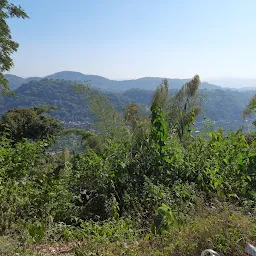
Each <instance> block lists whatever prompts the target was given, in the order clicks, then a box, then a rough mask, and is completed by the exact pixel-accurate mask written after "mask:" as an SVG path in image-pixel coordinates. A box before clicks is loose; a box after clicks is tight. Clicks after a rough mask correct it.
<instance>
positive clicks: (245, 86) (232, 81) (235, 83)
mask: <svg viewBox="0 0 256 256" xmlns="http://www.w3.org/2000/svg"><path fill="white" fill-rule="evenodd" d="M210 82H211V83H213V84H216V85H219V86H222V87H230V88H233V89H237V90H243V91H245V90H247V91H248V90H256V79H251V78H219V79H210Z"/></svg>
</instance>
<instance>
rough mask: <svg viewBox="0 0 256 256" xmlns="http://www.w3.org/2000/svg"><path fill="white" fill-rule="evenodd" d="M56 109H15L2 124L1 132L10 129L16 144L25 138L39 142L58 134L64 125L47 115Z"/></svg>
mask: <svg viewBox="0 0 256 256" xmlns="http://www.w3.org/2000/svg"><path fill="white" fill-rule="evenodd" d="M52 109H55V108H54V107H48V106H42V107H32V108H15V109H11V110H9V111H8V112H7V113H6V114H5V115H4V116H3V119H2V121H1V122H0V130H1V131H5V130H6V129H9V133H10V137H11V139H13V140H14V141H15V142H17V141H21V140H22V139H23V138H27V139H31V140H38V139H44V138H46V137H47V136H50V135H55V134H56V133H58V132H59V131H60V130H61V129H62V127H63V125H62V124H61V123H60V122H59V121H57V120H56V119H55V118H53V117H50V116H47V115H45V113H47V112H49V111H50V110H52Z"/></svg>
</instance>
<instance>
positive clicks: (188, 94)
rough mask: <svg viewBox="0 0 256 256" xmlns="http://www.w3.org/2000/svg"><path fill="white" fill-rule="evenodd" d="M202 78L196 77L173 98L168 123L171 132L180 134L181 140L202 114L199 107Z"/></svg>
mask: <svg viewBox="0 0 256 256" xmlns="http://www.w3.org/2000/svg"><path fill="white" fill-rule="evenodd" d="M200 83H201V82H200V78H199V76H198V75H196V76H194V77H193V78H192V80H191V81H189V82H188V83H186V84H184V85H183V86H182V88H181V89H180V90H179V91H178V93H177V94H176V95H175V96H173V97H172V98H171V104H170V106H168V109H169V111H168V117H167V123H168V126H169V130H170V131H171V132H175V133H177V134H178V136H179V138H180V139H181V138H182V137H183V135H184V134H185V131H186V129H188V128H189V125H190V124H191V123H192V122H193V120H194V119H195V117H196V116H197V115H198V114H199V113H200V110H201V108H200V107H199V106H198V105H197V96H198V89H199V86H200Z"/></svg>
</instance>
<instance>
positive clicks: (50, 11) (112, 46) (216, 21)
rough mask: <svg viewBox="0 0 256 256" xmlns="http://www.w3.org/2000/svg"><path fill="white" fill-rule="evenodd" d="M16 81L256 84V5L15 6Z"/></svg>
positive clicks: (25, 2) (83, 1)
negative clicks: (64, 77) (18, 13)
mask: <svg viewBox="0 0 256 256" xmlns="http://www.w3.org/2000/svg"><path fill="white" fill-rule="evenodd" d="M10 2H14V3H17V4H20V5H21V6H22V7H23V8H24V9H25V10H26V12H27V13H28V15H29V16H30V19H29V20H17V19H12V20H9V21H8V23H9V25H10V27H11V31H12V35H13V38H14V40H16V41H18V42H19V43H20V48H19V50H18V52H17V53H15V54H14V56H13V57H14V62H15V67H14V68H13V69H12V70H11V71H10V73H12V74H16V75H19V76H23V77H27V76H44V75H48V74H52V73H55V72H58V71H62V70H72V71H79V72H82V73H85V74H97V75H102V76H105V77H108V78H113V79H127V78H138V77H143V76H159V77H171V78H173V77H178V78H185V77H186V78H187V77H192V76H193V75H195V74H199V75H200V77H201V78H202V79H204V80H206V79H208V78H219V77H247V78H256V63H255V62H256V33H255V31H256V14H255V13H256V0H154V1H153V0H72V1H70V0H13V1H10Z"/></svg>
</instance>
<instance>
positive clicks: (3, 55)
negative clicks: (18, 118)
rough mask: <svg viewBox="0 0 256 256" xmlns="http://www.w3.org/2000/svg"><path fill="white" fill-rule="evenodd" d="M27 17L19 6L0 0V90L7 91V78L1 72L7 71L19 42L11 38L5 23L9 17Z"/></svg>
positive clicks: (11, 64)
mask: <svg viewBox="0 0 256 256" xmlns="http://www.w3.org/2000/svg"><path fill="white" fill-rule="evenodd" d="M15 17H16V18H23V19H25V18H28V15H27V14H26V13H25V12H24V11H23V9H22V8H21V7H20V6H16V5H14V4H12V3H9V1H8V0H1V2H0V92H1V93H6V92H8V91H9V88H8V86H7V84H8V80H7V79H6V78H5V77H4V75H3V72H5V71H8V70H10V69H11V67H12V66H13V60H12V58H11V54H12V53H14V52H16V51H17V49H18V47H19V44H18V43H17V42H15V41H13V40H12V36H11V31H10V28H9V26H8V24H7V21H6V20H7V19H9V18H15Z"/></svg>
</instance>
